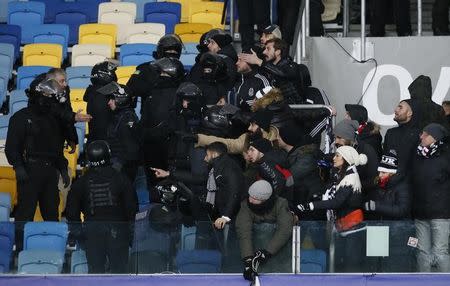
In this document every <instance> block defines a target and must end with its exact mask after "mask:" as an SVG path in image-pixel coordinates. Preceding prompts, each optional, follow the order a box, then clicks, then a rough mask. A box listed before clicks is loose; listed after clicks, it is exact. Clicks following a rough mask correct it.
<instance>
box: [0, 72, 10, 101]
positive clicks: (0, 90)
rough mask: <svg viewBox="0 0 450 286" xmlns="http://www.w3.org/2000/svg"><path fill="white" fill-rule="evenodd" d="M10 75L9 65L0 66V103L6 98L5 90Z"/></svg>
mask: <svg viewBox="0 0 450 286" xmlns="http://www.w3.org/2000/svg"><path fill="white" fill-rule="evenodd" d="M10 75H11V71H10V70H9V67H0V105H1V104H2V103H3V102H4V101H5V99H6V92H7V91H8V81H9V77H10Z"/></svg>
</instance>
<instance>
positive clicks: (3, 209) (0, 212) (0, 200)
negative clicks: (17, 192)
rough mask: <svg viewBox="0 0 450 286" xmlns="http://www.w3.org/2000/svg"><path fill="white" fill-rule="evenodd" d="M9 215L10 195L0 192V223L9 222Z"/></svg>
mask: <svg viewBox="0 0 450 286" xmlns="http://www.w3.org/2000/svg"><path fill="white" fill-rule="evenodd" d="M10 214H11V195H10V193H4V192H0V221H9V215H10Z"/></svg>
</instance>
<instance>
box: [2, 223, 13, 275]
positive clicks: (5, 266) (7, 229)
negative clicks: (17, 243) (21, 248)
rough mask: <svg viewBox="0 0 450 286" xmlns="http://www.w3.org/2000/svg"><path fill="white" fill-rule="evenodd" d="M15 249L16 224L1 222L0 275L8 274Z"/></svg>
mask: <svg viewBox="0 0 450 286" xmlns="http://www.w3.org/2000/svg"><path fill="white" fill-rule="evenodd" d="M13 247H14V224H13V223H11V222H0V273H8V272H9V267H10V264H11V258H12V253H13Z"/></svg>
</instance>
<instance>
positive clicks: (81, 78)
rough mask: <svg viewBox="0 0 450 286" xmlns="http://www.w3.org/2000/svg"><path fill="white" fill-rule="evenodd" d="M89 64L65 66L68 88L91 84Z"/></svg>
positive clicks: (85, 86) (84, 86) (83, 86)
mask: <svg viewBox="0 0 450 286" xmlns="http://www.w3.org/2000/svg"><path fill="white" fill-rule="evenodd" d="M91 70H92V67H90V66H78V67H67V68H66V74H67V84H68V85H69V86H70V88H87V87H88V86H89V85H90V84H91Z"/></svg>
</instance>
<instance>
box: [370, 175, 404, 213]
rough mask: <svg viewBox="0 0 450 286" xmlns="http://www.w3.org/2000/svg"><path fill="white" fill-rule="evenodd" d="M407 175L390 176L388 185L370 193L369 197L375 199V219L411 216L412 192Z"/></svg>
mask: <svg viewBox="0 0 450 286" xmlns="http://www.w3.org/2000/svg"><path fill="white" fill-rule="evenodd" d="M410 187H411V186H410V184H409V183H408V182H407V180H406V179H405V176H403V175H401V174H398V173H397V174H396V175H394V176H392V177H391V178H389V181H388V183H387V184H386V187H384V188H381V187H378V188H377V189H376V190H375V191H373V192H371V193H370V194H369V197H368V199H370V200H373V201H375V212H373V213H372V212H370V213H369V216H372V214H373V219H375V218H376V219H383V220H398V219H405V218H409V217H410V216H411V201H412V194H411V188H410Z"/></svg>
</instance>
